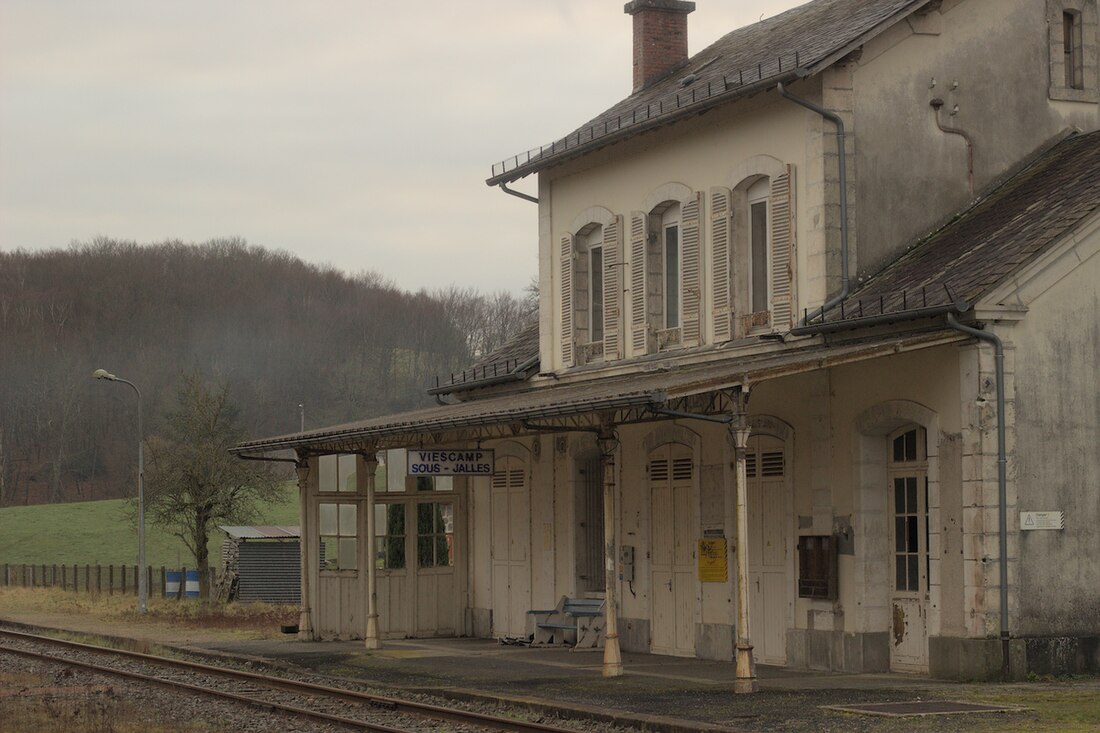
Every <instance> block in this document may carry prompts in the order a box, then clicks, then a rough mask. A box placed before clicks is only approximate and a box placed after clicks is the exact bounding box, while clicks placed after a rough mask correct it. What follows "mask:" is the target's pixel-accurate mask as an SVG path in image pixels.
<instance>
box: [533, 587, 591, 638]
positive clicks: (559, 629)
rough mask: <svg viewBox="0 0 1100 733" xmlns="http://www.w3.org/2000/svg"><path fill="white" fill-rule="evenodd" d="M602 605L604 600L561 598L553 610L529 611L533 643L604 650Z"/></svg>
mask: <svg viewBox="0 0 1100 733" xmlns="http://www.w3.org/2000/svg"><path fill="white" fill-rule="evenodd" d="M603 605H604V603H603V599H602V598H570V597H569V596H562V598H561V600H560V601H558V605H557V606H556V607H554V608H549V609H535V610H531V611H528V612H527V615H528V618H529V619H531V621H532V623H533V626H534V629H533V633H532V644H533V645H536V646H561V645H566V646H571V647H573V648H574V649H595V648H597V647H602V646H603V639H604V633H603V632H604V628H603V627H604V617H603Z"/></svg>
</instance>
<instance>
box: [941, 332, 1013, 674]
mask: <svg viewBox="0 0 1100 733" xmlns="http://www.w3.org/2000/svg"><path fill="white" fill-rule="evenodd" d="M947 325H948V326H950V327H951V328H953V329H955V330H956V331H961V332H963V333H965V334H969V335H970V336H973V337H974V338H976V339H980V340H982V341H986V342H988V343H990V344H993V351H994V355H995V368H996V377H997V504H998V506H997V534H998V540H999V545H1000V547H999V548H998V549H999V551H1000V555H1001V561H1000V563H999V565H1000V568H999V569H1000V584H1001V587H1000V603H1001V674H1002V675H1004V680H1005V682H1007V681H1009V679H1011V677H1010V675H1011V674H1012V660H1011V657H1010V656H1009V651H1010V650H1009V639H1010V638H1011V636H1010V634H1009V630H1008V448H1007V445H1006V444H1007V441H1006V438H1005V345H1004V342H1003V341H1001V338H1000V337H999V336H998V335H997V334H995V333H993V332H992V331H985V330H982V329H980V328H972V327H970V326H964V325H963V324H961V323H959V322H958V321H957V320H956V319H955V315H954V314H953V313H948V314H947Z"/></svg>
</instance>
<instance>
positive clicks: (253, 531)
mask: <svg viewBox="0 0 1100 733" xmlns="http://www.w3.org/2000/svg"><path fill="white" fill-rule="evenodd" d="M218 529H220V530H221V531H223V532H225V533H226V534H227V535H229V536H230V537H232V538H233V539H235V540H274V539H289V538H294V539H297V538H298V537H301V532H300V531H299V529H298V527H279V526H275V525H258V526H254V527H234V526H223V525H218Z"/></svg>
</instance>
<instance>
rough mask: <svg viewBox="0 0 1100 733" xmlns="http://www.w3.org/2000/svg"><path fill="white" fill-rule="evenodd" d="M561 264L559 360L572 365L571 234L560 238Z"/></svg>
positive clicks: (569, 365) (567, 365) (559, 257)
mask: <svg viewBox="0 0 1100 733" xmlns="http://www.w3.org/2000/svg"><path fill="white" fill-rule="evenodd" d="M558 255H559V256H558V259H559V263H560V266H561V277H560V279H561V282H560V285H561V287H560V292H559V293H558V297H559V299H560V301H561V361H562V365H563V366H566V367H571V366H573V355H574V354H573V352H574V343H573V235H572V234H566V235H565V236H563V237H562V238H561V245H560V249H559V251H558Z"/></svg>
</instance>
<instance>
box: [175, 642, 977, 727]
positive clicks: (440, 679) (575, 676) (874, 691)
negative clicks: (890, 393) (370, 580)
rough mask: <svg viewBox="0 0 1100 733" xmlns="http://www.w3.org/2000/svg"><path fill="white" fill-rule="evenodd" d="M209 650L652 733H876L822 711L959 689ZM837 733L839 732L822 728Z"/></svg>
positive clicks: (464, 655)
mask: <svg viewBox="0 0 1100 733" xmlns="http://www.w3.org/2000/svg"><path fill="white" fill-rule="evenodd" d="M192 647H193V648H200V649H202V650H204V651H206V652H208V653H214V654H227V655H232V656H235V657H247V658H252V659H257V660H263V661H266V662H273V663H276V664H281V665H292V666H296V667H302V668H307V669H311V670H313V671H316V672H319V673H322V674H328V675H334V676H340V677H350V678H355V679H360V680H363V681H364V682H365V683H368V684H375V685H381V686H387V687H400V688H406V689H414V690H431V691H433V692H444V693H446V694H447V695H449V696H452V697H460V698H463V697H486V698H507V699H509V700H512V701H519V702H521V703H522V704H524V705H527V706H528V707H531V708H533V709H536V710H545V711H548V712H551V711H553V712H558V711H561V712H566V711H568V714H570V715H572V716H576V717H592V718H595V719H607V720H618V721H620V722H634V723H635V724H636V725H637V726H638V727H639V728H641V729H644V730H663V731H676V732H677V733H680V732H682V731H691V730H716V729H724V730H731V729H733V730H822V727H821V722H822V716H825V717H830V716H835V717H836V719H837V721H844V723H843V726H842V727H841V728H837V729H838V730H876V729H877V727H876V725H875V721H871V720H867V721H862V720H858V719H854V718H852V717H851V716H848V715H844V714H842V713H829V712H828V711H823V710H822V709H821V706H824V705H844V704H852V703H882V702H901V701H913V700H917V699H928V698H940V699H947V698H950V697H951V695H952V693H953V692H954V691H955V690H956V688H957V687H958V685H957V684H952V683H945V682H939V681H936V680H931V679H928V678H925V677H915V676H909V675H893V674H878V675H853V674H839V673H829V672H815V671H808V670H791V669H785V668H777V667H766V666H761V667H759V668H758V676H759V687H760V692H759V693H757V694H755V695H734V694H733V692H732V690H733V680H734V675H735V669H734V665H733V664H732V663H728V662H712V661H706V660H701V659H691V658H680V657H666V656H658V655H651V654H634V653H627V654H624V655H623V666H624V669H625V674H624V675H623V676H622V677H619V678H614V679H605V678H604V677H603V676H602V674H601V662H602V652H601V651H599V650H595V651H581V652H573V651H570V650H567V649H558V648H530V647H523V646H507V645H502V644H499V643H497V642H496V641H492V640H484V639H436V640H423V639H418V640H402V641H387V642H385V643H384V648H383V649H381V650H377V651H367V650H366V649H364V648H363V644H362V642H359V641H346V642H340V641H335V642H333V641H330V642H302V641H297V640H295V639H292V638H288V639H287V640H278V641H240V642H225V641H221V642H207V643H202V644H198V645H192ZM824 729H826V730H828V729H829V728H824Z"/></svg>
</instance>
